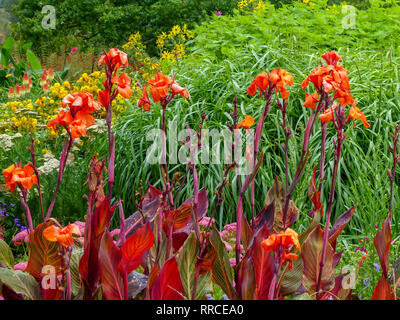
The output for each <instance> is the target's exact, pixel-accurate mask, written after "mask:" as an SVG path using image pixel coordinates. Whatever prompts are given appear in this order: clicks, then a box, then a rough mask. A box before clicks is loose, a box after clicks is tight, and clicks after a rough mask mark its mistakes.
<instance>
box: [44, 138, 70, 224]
mask: <svg viewBox="0 0 400 320" xmlns="http://www.w3.org/2000/svg"><path fill="white" fill-rule="evenodd" d="M73 144H74V139H72V138H71V136H70V135H69V136H68V138H67V141H66V142H65V144H64V148H63V151H62V153H61V157H60V166H59V169H58V179H57V185H56V188H55V190H54V194H53V199H52V200H51V203H50V206H49V208H48V210H47V214H46V218H45V221H47V220H49V218H50V217H51V213H52V212H53V208H54V204H55V202H56V198H57V194H58V190H59V189H60V185H61V181H62V178H63V174H64V170H65V167H66V164H67V160H68V155H69V152H70V151H71V148H72V145H73Z"/></svg>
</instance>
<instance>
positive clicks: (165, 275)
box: [151, 257, 184, 300]
mask: <svg viewBox="0 0 400 320" xmlns="http://www.w3.org/2000/svg"><path fill="white" fill-rule="evenodd" d="M151 299H152V300H183V299H184V290H183V287H182V281H181V277H180V274H179V270H178V264H177V262H176V259H175V258H174V257H173V258H170V259H169V260H167V261H166V262H165V264H164V266H163V267H162V268H161V270H160V273H159V275H158V277H157V280H156V281H155V283H154V286H153V289H152V290H151Z"/></svg>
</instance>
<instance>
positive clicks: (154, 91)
mask: <svg viewBox="0 0 400 320" xmlns="http://www.w3.org/2000/svg"><path fill="white" fill-rule="evenodd" d="M173 82H174V80H172V79H171V78H169V77H167V76H165V75H164V74H162V73H161V72H157V74H156V75H155V77H154V79H151V80H149V81H148V83H149V84H150V85H151V86H152V87H151V88H150V93H151V96H152V97H153V101H154V102H158V101H160V100H161V99H162V98H165V97H166V96H167V95H168V93H169V88H170V85H172V83H173Z"/></svg>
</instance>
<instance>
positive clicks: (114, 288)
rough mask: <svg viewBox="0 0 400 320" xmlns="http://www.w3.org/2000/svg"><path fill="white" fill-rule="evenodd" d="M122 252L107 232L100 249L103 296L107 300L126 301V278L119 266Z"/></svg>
mask: <svg viewBox="0 0 400 320" xmlns="http://www.w3.org/2000/svg"><path fill="white" fill-rule="evenodd" d="M120 260H121V250H120V249H119V248H118V247H117V246H116V245H115V244H114V240H113V237H112V236H111V234H110V233H109V232H106V233H105V234H104V236H103V239H102V241H101V244H100V249H99V270H100V281H101V287H102V288H103V295H104V297H105V298H106V299H107V300H124V299H126V297H125V298H124V295H125V289H124V276H123V274H122V273H121V272H120V271H119V270H118V268H117V266H118V264H119V262H120Z"/></svg>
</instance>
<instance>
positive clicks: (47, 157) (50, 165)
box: [38, 153, 60, 175]
mask: <svg viewBox="0 0 400 320" xmlns="http://www.w3.org/2000/svg"><path fill="white" fill-rule="evenodd" d="M43 158H44V164H43V166H41V167H39V168H38V171H39V173H40V174H41V175H42V174H48V173H51V172H53V171H54V170H58V168H59V166H60V161H59V160H57V159H56V158H55V157H54V155H53V154H52V153H45V154H44V155H43Z"/></svg>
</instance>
